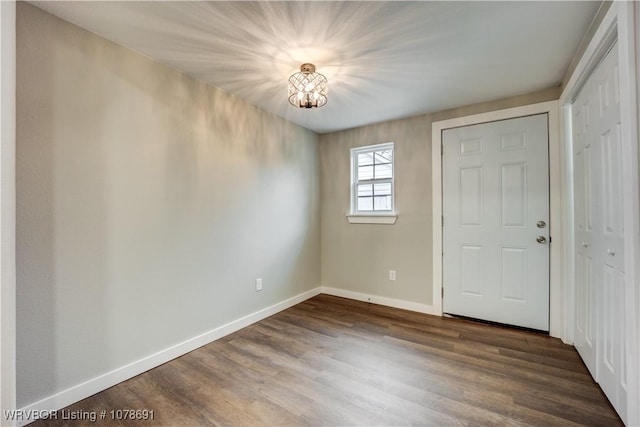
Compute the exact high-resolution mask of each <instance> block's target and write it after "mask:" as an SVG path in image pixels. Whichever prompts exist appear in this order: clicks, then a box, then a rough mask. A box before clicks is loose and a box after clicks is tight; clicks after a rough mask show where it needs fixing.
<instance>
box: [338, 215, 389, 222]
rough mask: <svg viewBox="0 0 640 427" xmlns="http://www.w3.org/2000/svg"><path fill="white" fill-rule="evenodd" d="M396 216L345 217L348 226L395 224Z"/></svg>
mask: <svg viewBox="0 0 640 427" xmlns="http://www.w3.org/2000/svg"><path fill="white" fill-rule="evenodd" d="M396 219H398V215H396V214H383V215H380V214H373V215H366V214H355V215H347V221H349V224H395V223H396Z"/></svg>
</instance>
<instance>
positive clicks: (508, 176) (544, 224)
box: [442, 114, 549, 331]
mask: <svg viewBox="0 0 640 427" xmlns="http://www.w3.org/2000/svg"><path fill="white" fill-rule="evenodd" d="M547 122H548V118H547V114H539V115H535V116H528V117H521V118H516V119H509V120H502V121H497V122H491V123H483V124H478V125H473V126H465V127H460V128H454V129H446V130H444V131H443V133H442V156H443V157H442V171H443V172H442V203H443V234H442V235H443V256H442V259H443V291H444V295H443V312H445V313H448V314H454V315H459V316H466V317H471V318H475V319H482V320H488V321H493V322H498V323H504V324H509V325H515V326H522V327H526V328H531V329H537V330H541V331H548V330H549V149H548V147H549V136H548V124H547Z"/></svg>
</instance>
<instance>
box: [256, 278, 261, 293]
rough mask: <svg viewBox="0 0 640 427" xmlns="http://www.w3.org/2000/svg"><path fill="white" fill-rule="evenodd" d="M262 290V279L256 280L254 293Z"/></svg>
mask: <svg viewBox="0 0 640 427" xmlns="http://www.w3.org/2000/svg"><path fill="white" fill-rule="evenodd" d="M261 290H262V278H259V279H256V292H258V291H261Z"/></svg>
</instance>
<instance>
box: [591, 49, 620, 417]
mask: <svg viewBox="0 0 640 427" xmlns="http://www.w3.org/2000/svg"><path fill="white" fill-rule="evenodd" d="M616 47H617V46H616V45H614V47H613V48H612V49H611V51H610V52H609V53H608V54H607V56H606V57H605V59H604V60H603V62H602V63H601V64H600V66H599V67H598V69H597V72H596V75H595V77H596V80H595V91H596V93H597V100H598V108H597V109H596V111H595V114H594V133H595V140H594V143H595V146H594V148H595V150H594V154H596V155H595V156H594V157H593V158H592V162H593V165H594V171H593V172H595V173H596V175H595V179H596V180H597V182H598V192H597V193H598V211H599V212H598V215H597V216H598V218H599V221H598V230H597V231H596V233H597V236H598V244H597V245H596V249H597V251H598V254H597V256H596V260H597V263H598V264H597V268H598V276H599V277H598V278H599V286H598V305H599V309H600V313H601V316H600V319H599V321H598V325H599V330H598V344H599V346H600V352H599V355H600V357H599V358H598V382H599V383H600V386H601V387H602V389H603V390H604V392H605V394H606V395H607V396H608V397H609V400H610V401H611V403H612V404H613V406H614V407H615V408H616V410H618V413H620V414H625V413H626V402H627V396H626V381H625V379H626V370H625V360H624V357H625V353H626V348H625V339H624V338H625V334H624V332H625V331H624V306H625V302H624V301H625V300H624V298H625V274H624V259H625V254H624V229H623V223H624V209H623V200H622V157H621V150H622V146H621V139H620V90H619V88H618V55H617V49H616Z"/></svg>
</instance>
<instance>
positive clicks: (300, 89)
mask: <svg viewBox="0 0 640 427" xmlns="http://www.w3.org/2000/svg"><path fill="white" fill-rule="evenodd" d="M328 90H329V88H328V87H327V78H326V77H325V76H323V75H322V74H319V73H316V66H315V65H313V64H309V63H306V64H302V65H301V66H300V72H299V73H295V74H293V75H292V76H291V77H289V104H291V105H293V106H294V107H300V108H318V107H322V106H323V105H324V104H326V103H327V92H328Z"/></svg>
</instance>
